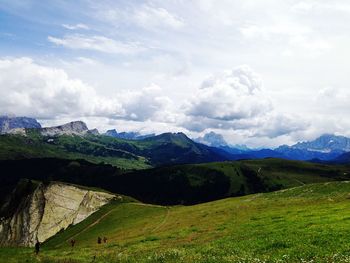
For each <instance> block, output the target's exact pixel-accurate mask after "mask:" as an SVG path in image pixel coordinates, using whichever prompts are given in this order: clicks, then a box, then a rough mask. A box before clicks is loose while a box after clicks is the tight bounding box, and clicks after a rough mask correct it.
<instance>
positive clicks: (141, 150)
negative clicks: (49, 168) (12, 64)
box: [0, 129, 229, 169]
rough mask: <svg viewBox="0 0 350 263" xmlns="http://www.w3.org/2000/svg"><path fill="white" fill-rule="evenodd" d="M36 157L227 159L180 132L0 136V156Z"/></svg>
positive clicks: (131, 165)
mask: <svg viewBox="0 0 350 263" xmlns="http://www.w3.org/2000/svg"><path fill="white" fill-rule="evenodd" d="M39 157H41V158H42V157H57V158H66V159H85V160H88V161H91V162H94V163H99V162H105V163H108V164H112V165H115V166H118V167H120V168H124V169H145V168H150V167H152V166H161V165H166V164H169V165H170V164H179V163H203V162H210V161H222V160H228V159H229V158H228V157H227V156H226V155H222V154H221V153H219V152H217V150H213V149H211V148H210V147H207V146H205V145H201V144H197V143H195V142H193V141H191V140H190V139H189V138H187V137H186V136H185V135H184V134H180V133H177V134H171V133H166V134H161V135H158V136H155V137H151V138H146V139H144V140H139V141H132V140H124V139H117V138H112V137H108V136H95V135H86V136H65V135H63V136H54V137H52V136H48V137H47V136H41V135H40V133H39V131H37V130H35V129H27V136H25V137H24V136H19V135H1V136H0V160H7V159H21V158H39Z"/></svg>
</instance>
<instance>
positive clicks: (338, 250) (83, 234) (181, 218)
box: [0, 182, 350, 263]
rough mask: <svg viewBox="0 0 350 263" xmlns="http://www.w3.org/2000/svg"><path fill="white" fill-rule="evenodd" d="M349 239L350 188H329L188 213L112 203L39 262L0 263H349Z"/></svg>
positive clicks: (6, 253) (58, 239) (2, 254)
mask: <svg viewBox="0 0 350 263" xmlns="http://www.w3.org/2000/svg"><path fill="white" fill-rule="evenodd" d="M98 236H101V237H103V236H106V237H107V238H108V242H107V243H106V244H97V242H96V240H97V237H98ZM71 238H74V239H76V240H77V245H76V247H75V248H74V249H72V248H70V247H69V243H68V241H69V240H70V239H71ZM349 238H350V183H348V182H327V183H318V184H310V185H304V186H300V187H296V188H291V189H287V190H281V191H277V192H272V193H264V194H255V195H248V196H243V197H235V198H228V199H223V200H219V201H214V202H209V203H204V204H200V205H194V206H173V207H162V206H153V205H144V204H140V203H111V204H109V205H106V206H105V207H103V208H102V209H101V210H100V211H98V212H97V213H95V214H93V215H92V216H90V217H89V218H88V219H87V220H85V221H83V222H82V223H80V224H78V225H76V226H72V227H69V228H68V229H67V230H66V231H64V232H61V233H59V234H58V235H56V236H55V237H53V238H52V239H50V240H49V241H47V242H45V243H44V244H43V246H42V251H41V253H40V255H39V256H38V257H36V256H34V255H33V251H32V249H26V248H23V249H19V248H16V249H12V248H1V249H0V261H1V262H57V263H63V262H67V263H68V262H92V261H93V262H152V263H153V262H174V263H175V262H190V263H192V262H193V263H194V262H196V263H197V262H203V263H204V262H206V263H207V262H208V263H209V262H213V263H214V262H350V243H349ZM94 258H95V259H94ZM24 259H25V260H27V261H25V260H24Z"/></svg>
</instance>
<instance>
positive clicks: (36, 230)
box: [0, 182, 116, 246]
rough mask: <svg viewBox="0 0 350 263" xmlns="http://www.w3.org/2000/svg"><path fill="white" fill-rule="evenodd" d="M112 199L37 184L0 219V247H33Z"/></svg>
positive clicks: (67, 187)
mask: <svg viewBox="0 0 350 263" xmlns="http://www.w3.org/2000/svg"><path fill="white" fill-rule="evenodd" d="M15 195H16V193H13V195H12V198H14V196H15ZM17 195H18V194H17ZM113 198H116V196H114V195H112V194H109V193H104V192H98V191H91V190H86V189H81V188H79V187H76V186H72V185H67V184H63V183H56V182H55V183H50V184H49V185H44V184H43V183H39V184H38V185H37V186H36V187H35V188H34V190H33V191H32V192H31V193H29V194H27V195H25V196H23V197H22V199H21V200H20V201H19V202H17V203H16V207H15V208H12V212H11V213H10V214H8V215H7V216H6V217H4V218H1V219H0V245H1V246H33V245H34V244H35V243H36V242H37V241H39V242H43V241H45V240H47V239H48V238H50V237H51V236H53V235H55V234H56V233H57V232H59V231H60V230H62V229H66V228H67V227H68V226H69V225H71V224H73V225H74V224H77V223H79V222H81V221H82V220H84V219H85V218H87V217H88V216H89V215H91V214H92V213H94V212H95V211H97V210H98V209H99V208H100V207H101V206H103V205H105V204H106V203H108V202H109V201H110V200H112V199H113ZM9 203H11V200H8V202H7V204H9Z"/></svg>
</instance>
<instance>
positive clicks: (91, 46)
mask: <svg viewBox="0 0 350 263" xmlns="http://www.w3.org/2000/svg"><path fill="white" fill-rule="evenodd" d="M48 40H49V41H50V42H52V43H54V44H55V45H57V46H63V47H66V48H70V49H82V50H93V51H98V52H104V53H111V54H125V55H127V54H136V53H139V52H142V51H144V50H145V48H144V47H141V46H140V45H139V44H138V43H132V42H130V43H126V42H121V41H116V40H113V39H111V38H107V37H104V36H85V35H80V34H74V35H66V36H64V37H63V38H58V37H53V36H49V37H48Z"/></svg>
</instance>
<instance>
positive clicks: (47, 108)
mask: <svg viewBox="0 0 350 263" xmlns="http://www.w3.org/2000/svg"><path fill="white" fill-rule="evenodd" d="M0 95H1V96H0V109H1V112H3V113H13V114H17V115H30V116H34V117H38V118H52V117H57V116H62V115H71V116H74V115H78V116H79V115H80V116H81V115H87V116H89V115H105V114H107V113H108V114H109V115H111V116H112V115H116V116H119V115H123V110H122V107H121V105H120V103H118V102H117V101H113V100H104V99H103V98H101V97H99V96H97V94H96V92H95V90H94V89H93V88H92V87H90V86H88V85H86V84H85V83H83V82H82V81H80V80H78V79H71V78H69V77H68V75H67V73H66V72H65V71H63V70H61V69H56V68H50V67H45V66H41V65H38V64H36V63H34V62H33V61H32V60H31V59H29V58H19V59H4V60H0Z"/></svg>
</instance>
